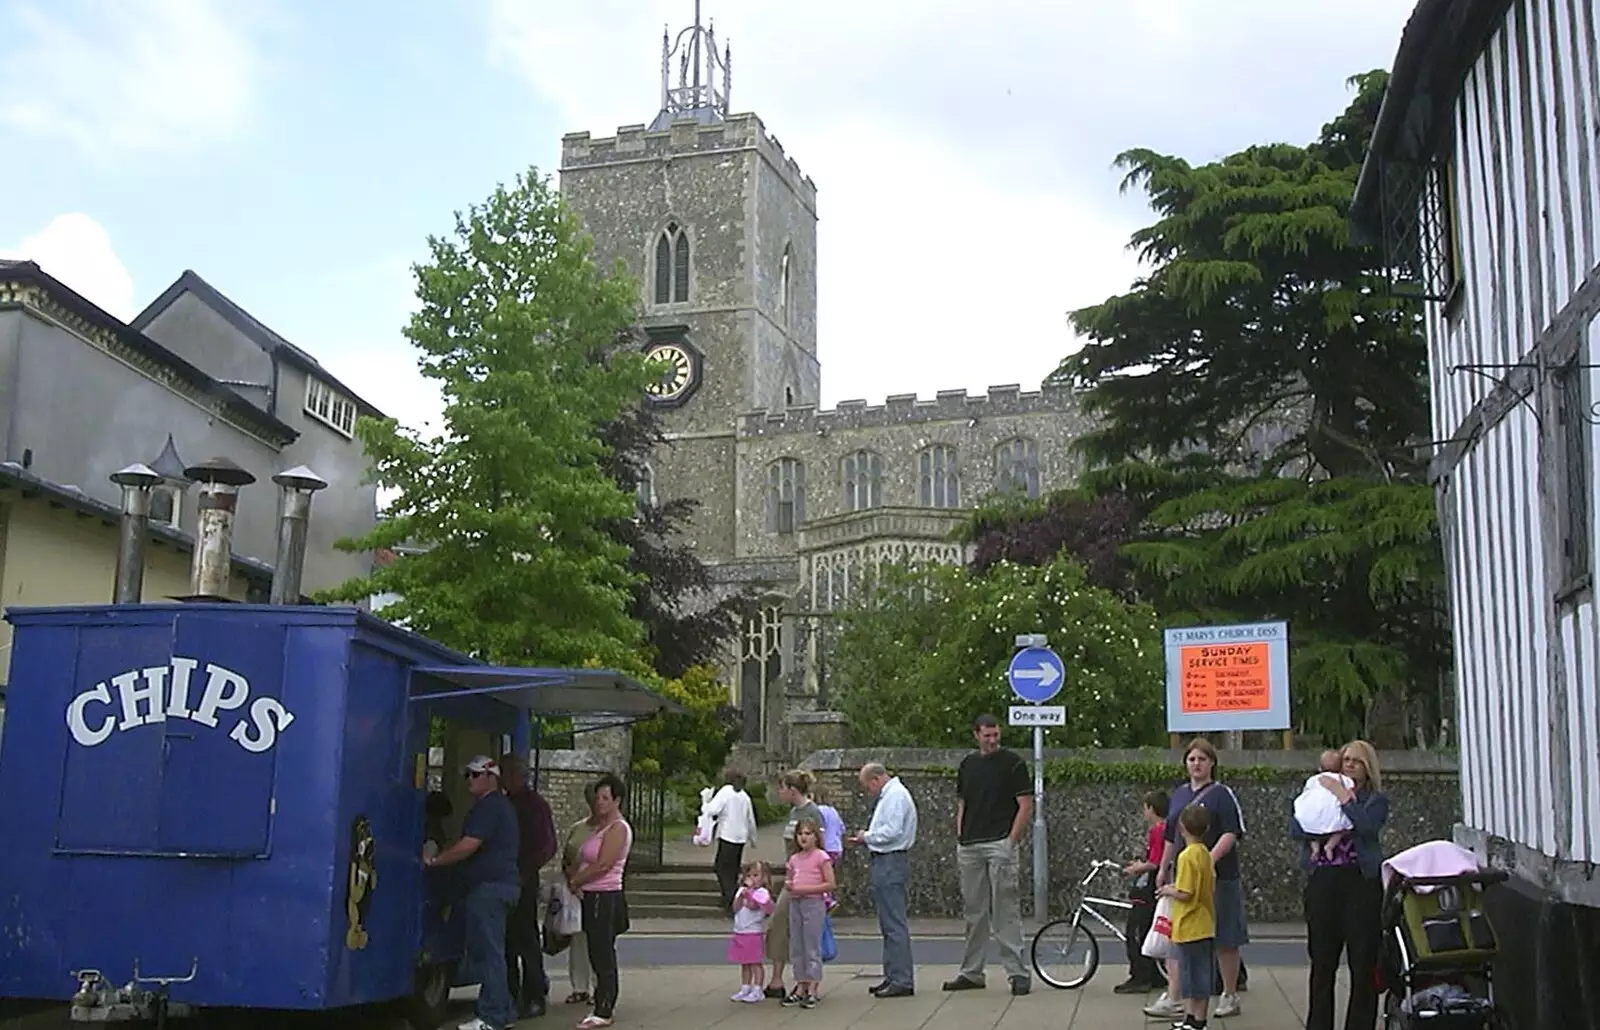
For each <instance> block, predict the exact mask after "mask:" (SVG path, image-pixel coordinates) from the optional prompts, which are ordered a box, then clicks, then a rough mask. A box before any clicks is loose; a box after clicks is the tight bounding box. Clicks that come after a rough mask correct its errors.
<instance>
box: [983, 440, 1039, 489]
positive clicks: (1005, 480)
mask: <svg viewBox="0 0 1600 1030" xmlns="http://www.w3.org/2000/svg"><path fill="white" fill-rule="evenodd" d="M994 473H995V475H994V478H995V485H997V486H998V487H999V488H1000V489H1001V490H1021V491H1022V492H1023V493H1025V494H1026V495H1027V496H1029V497H1038V496H1039V442H1038V441H1037V440H1030V439H1029V438H1027V437H1025V436H1019V437H1017V438H1016V439H1013V440H1007V441H1006V442H1005V443H1003V444H1001V445H1000V446H999V447H996V448H995V449H994Z"/></svg>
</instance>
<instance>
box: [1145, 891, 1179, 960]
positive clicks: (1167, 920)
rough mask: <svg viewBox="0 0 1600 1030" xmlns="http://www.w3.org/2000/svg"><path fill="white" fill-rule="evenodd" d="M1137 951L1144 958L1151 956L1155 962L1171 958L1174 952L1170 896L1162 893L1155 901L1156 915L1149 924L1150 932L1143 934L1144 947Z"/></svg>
mask: <svg viewBox="0 0 1600 1030" xmlns="http://www.w3.org/2000/svg"><path fill="white" fill-rule="evenodd" d="M1139 951H1140V953H1141V954H1143V955H1144V957H1145V958H1153V959H1155V960H1156V961H1157V962H1160V961H1162V960H1164V959H1167V958H1171V957H1172V955H1173V954H1174V951H1173V947H1172V899H1171V898H1169V897H1166V896H1164V895H1163V896H1162V897H1161V898H1160V899H1159V900H1158V901H1157V902H1156V917H1155V919H1154V921H1152V922H1151V924H1150V932H1149V933H1147V934H1145V936H1144V947H1142V948H1140V949H1139Z"/></svg>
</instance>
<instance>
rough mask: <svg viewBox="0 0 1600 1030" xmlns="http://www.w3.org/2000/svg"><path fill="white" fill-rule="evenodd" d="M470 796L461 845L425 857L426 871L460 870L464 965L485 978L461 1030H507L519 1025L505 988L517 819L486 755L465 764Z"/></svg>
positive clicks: (517, 886) (515, 885)
mask: <svg viewBox="0 0 1600 1030" xmlns="http://www.w3.org/2000/svg"><path fill="white" fill-rule="evenodd" d="M464 773H465V775H466V778H467V790H468V791H470V792H471V793H472V796H473V798H474V799H475V800H474V801H473V803H472V808H470V809H469V810H468V811H467V817H466V819H465V820H464V821H463V822H462V824H461V839H460V840H458V841H456V842H455V843H454V844H452V845H450V847H448V848H446V849H445V850H444V851H441V852H439V854H437V855H435V856H433V857H431V858H430V857H428V856H427V855H426V854H424V855H423V859H422V864H423V865H424V866H427V867H428V868H434V867H436V866H450V865H456V864H458V863H459V864H460V866H461V886H462V889H463V890H464V891H465V892H466V898H465V900H464V902H463V906H464V908H463V911H464V912H465V913H466V923H467V953H466V956H465V958H466V962H467V966H468V968H469V969H472V970H475V971H477V973H478V975H479V976H480V977H481V980H480V983H481V985H482V986H481V988H480V989H479V992H478V1002H477V1018H476V1019H475V1020H473V1021H472V1022H470V1023H465V1024H463V1025H462V1028H461V1030H503V1028H504V1027H508V1026H510V1025H511V1024H512V1023H514V1022H516V1018H517V1014H516V1009H515V1007H514V1006H513V1004H512V1001H511V988H510V985H509V984H508V983H507V982H506V952H505V946H506V919H507V918H508V917H509V916H510V915H511V910H512V909H513V908H515V907H516V904H517V899H518V897H519V896H520V895H521V893H522V881H521V879H520V877H519V876H518V873H517V845H518V843H519V838H518V833H517V813H516V809H515V808H513V807H512V805H511V801H510V799H509V798H507V797H506V796H505V794H503V793H502V792H501V790H500V766H499V765H498V764H497V763H496V762H495V761H494V759H492V758H489V757H487V756H485V755H479V756H478V757H477V758H474V759H473V760H472V761H470V762H468V763H467V767H466V769H465V770H464Z"/></svg>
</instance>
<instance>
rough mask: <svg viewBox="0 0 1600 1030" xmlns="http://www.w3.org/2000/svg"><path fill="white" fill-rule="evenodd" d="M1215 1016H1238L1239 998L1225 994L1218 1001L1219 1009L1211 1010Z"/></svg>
mask: <svg viewBox="0 0 1600 1030" xmlns="http://www.w3.org/2000/svg"><path fill="white" fill-rule="evenodd" d="M1211 1014H1212V1015H1213V1016H1237V1015H1238V1014H1239V996H1238V995H1236V994H1224V995H1222V996H1221V997H1219V998H1218V999H1217V1007H1216V1008H1214V1009H1212V1010H1211Z"/></svg>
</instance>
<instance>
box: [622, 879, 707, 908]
mask: <svg viewBox="0 0 1600 1030" xmlns="http://www.w3.org/2000/svg"><path fill="white" fill-rule="evenodd" d="M635 901H637V903H638V904H641V905H670V906H684V907H699V908H708V909H712V910H714V911H721V910H722V898H721V895H719V894H718V893H717V891H716V887H715V885H713V887H712V889H711V890H709V891H699V890H693V891H679V890H664V889H662V888H659V887H657V886H655V885H654V884H651V885H649V886H644V885H638V886H635V885H633V884H630V885H629V886H628V907H629V908H632V907H633V905H634V903H635Z"/></svg>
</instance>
